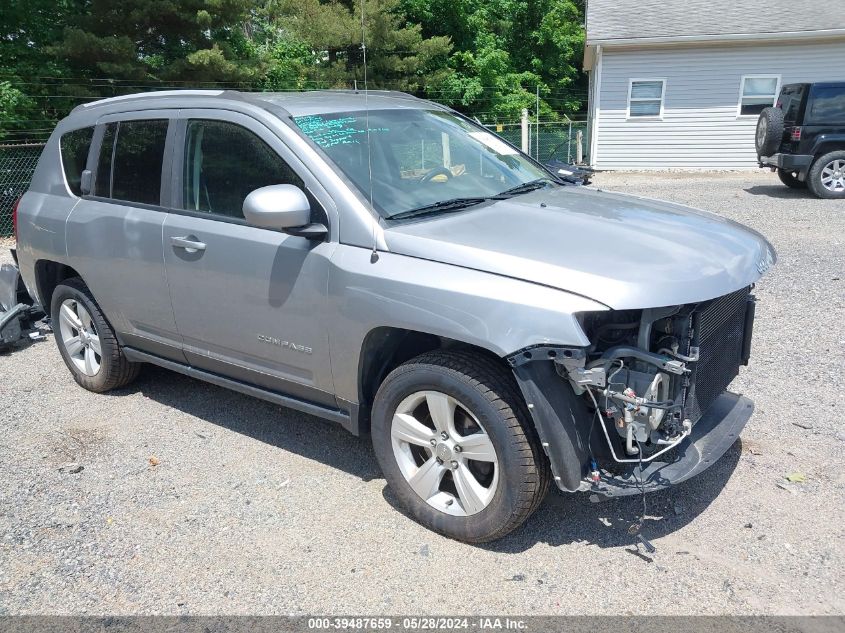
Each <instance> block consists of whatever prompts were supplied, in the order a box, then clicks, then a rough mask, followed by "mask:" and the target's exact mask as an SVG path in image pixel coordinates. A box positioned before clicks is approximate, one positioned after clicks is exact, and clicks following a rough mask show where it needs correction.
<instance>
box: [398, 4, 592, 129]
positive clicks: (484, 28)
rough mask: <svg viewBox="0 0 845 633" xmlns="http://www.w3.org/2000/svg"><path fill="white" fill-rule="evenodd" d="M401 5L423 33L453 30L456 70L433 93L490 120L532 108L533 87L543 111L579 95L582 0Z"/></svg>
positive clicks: (578, 100)
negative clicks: (538, 93)
mask: <svg viewBox="0 0 845 633" xmlns="http://www.w3.org/2000/svg"><path fill="white" fill-rule="evenodd" d="M400 6H401V10H402V11H403V12H404V13H405V14H406V15H407V17H408V19H409V20H411V21H414V22H418V23H420V24H421V25H422V27H423V35H424V36H436V35H440V34H443V33H448V34H449V35H450V36H451V37H452V42H453V45H454V49H455V52H454V54H453V55H452V57H451V59H450V67H451V68H452V69H453V70H454V71H455V72H454V74H453V75H451V76H450V77H449V78H448V81H446V82H445V86H443V88H444V89H443V90H442V91H441V92H440V93H439V94H431V95H430V96H432V97H433V98H439V100H441V101H444V102H447V103H450V104H451V105H454V106H457V107H460V108H463V109H466V110H468V111H474V112H481V113H484V114H485V115H487V118H489V119H493V120H495V119H500V120H507V119H511V120H512V119H515V118H517V117H518V116H519V113H520V110H521V109H522V108H529V109H531V110H532V111H533V110H534V109H535V103H536V96H537V92H536V91H537V88H539V92H540V97H541V103H540V114H541V116H542V118H545V119H550V118H556V117H557V113H559V112H564V113H571V112H574V111H577V110H578V109H579V108H580V106H581V104H582V103H583V101H584V97H585V90H586V85H585V77H584V75H583V73H582V72H581V70H580V66H581V58H582V54H583V46H584V31H583V28H582V23H583V12H584V4H583V0H528V1H525V0H402V3H401V5H400Z"/></svg>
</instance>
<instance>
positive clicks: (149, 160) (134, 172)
mask: <svg viewBox="0 0 845 633" xmlns="http://www.w3.org/2000/svg"><path fill="white" fill-rule="evenodd" d="M166 137H167V120H165V119H156V120H153V121H121V122H120V124H119V126H118V128H117V141H116V145H115V149H114V158H113V165H112V185H111V197H112V198H114V199H116V200H127V201H129V202H140V203H142V204H160V203H161V163H162V160H163V159H164V140H165V138H166ZM101 156H102V154H101Z"/></svg>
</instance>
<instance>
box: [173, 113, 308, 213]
mask: <svg viewBox="0 0 845 633" xmlns="http://www.w3.org/2000/svg"><path fill="white" fill-rule="evenodd" d="M183 182H184V185H185V188H184V208H185V209H188V210H191V211H205V212H208V213H214V214H217V215H223V216H227V217H233V218H243V217H244V216H243V203H244V198H246V197H247V195H248V194H249V193H250V192H251V191H254V190H255V189H258V188H259V187H266V186H267V185H296V186H297V187H300V188H304V183H303V182H302V179H301V178H300V177H299V176H297V175H296V173H295V172H294V171H293V169H291V168H290V166H288V164H287V163H286V162H285V161H283V160H282V159H281V158H280V157H279V155H278V154H276V152H274V151H273V150H272V149H271V148H270V146H269V145H267V143H265V142H264V141H262V140H261V139H260V138H258V136H256V135H255V134H253V133H252V132H250V131H249V130H247V129H245V128H243V127H241V126H239V125H235V124H234V123H227V122H225V121H205V120H194V121H189V122H188V129H187V134H186V138H185V166H184V174H183Z"/></svg>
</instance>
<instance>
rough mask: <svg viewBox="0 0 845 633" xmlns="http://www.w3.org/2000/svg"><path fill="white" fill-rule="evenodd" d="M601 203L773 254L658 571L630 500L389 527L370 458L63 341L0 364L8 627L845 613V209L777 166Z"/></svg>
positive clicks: (659, 510)
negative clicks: (220, 618)
mask: <svg viewBox="0 0 845 633" xmlns="http://www.w3.org/2000/svg"><path fill="white" fill-rule="evenodd" d="M596 185H597V186H600V187H604V188H607V189H613V190H619V191H627V192H631V193H634V194H638V195H644V196H651V197H657V198H664V199H669V200H673V201H677V202H681V203H686V204H691V205H693V206H697V207H702V208H706V209H710V210H713V211H716V212H718V213H720V214H723V215H725V216H728V217H730V218H733V219H736V220H739V221H740V222H744V223H746V224H749V225H751V226H752V227H754V228H756V229H758V230H760V231H761V232H763V233H764V234H765V235H767V236H768V238H769V239H770V240H771V241H772V243H773V244H774V246H775V247H776V249H777V250H778V253H779V256H780V260H779V262H778V264H777V266H776V267H775V268H774V269H773V270H772V271H771V272H770V273H769V275H768V276H767V277H766V278H765V279H764V280H763V282H762V283H760V284H759V286H758V291H757V295H758V298H759V299H760V303H759V307H758V321H757V326H756V330H755V340H754V350H753V358H752V363H751V366H750V367H748V368H746V369H744V370H743V372H742V375H741V376H740V377H739V378H738V379H737V381H736V383H735V385H734V388H735V390H737V391H742V392H744V393H746V394H748V395H749V396H751V397H752V398H753V399H754V400H755V401H756V404H757V410H756V413H755V415H754V417H753V419H752V421H751V422H750V424H749V425H748V427H747V429H746V431H745V432H744V434H743V436H742V440H741V442H738V443H737V444H736V445H735V446H734V447H733V448H732V449H731V450H730V451H729V453H728V454H727V455H726V456H725V457H724V458H723V459H722V460H721V461H720V462H719V463H718V464H716V465H715V466H714V467H712V468H711V469H710V470H709V471H707V472H705V473H704V474H702V475H700V476H698V477H696V478H694V479H693V480H690V481H688V482H685V483H684V484H682V485H679V486H678V487H676V488H675V489H673V490H671V491H668V492H664V493H658V494H654V495H651V496H650V497H649V499H648V507H649V512H648V516H649V519H648V521H647V522H646V527H645V534H646V535H647V536H648V537H649V538H650V539H651V540H652V542H653V543H654V545H655V546H656V547H657V552H656V553H655V554H653V555H649V556H646V555H644V554H643V552H642V551H638V550H637V548H636V546H635V545H634V544H633V543H632V541H631V538H630V537H629V536H628V534H627V531H626V530H627V527H628V525H629V524H630V522H631V521H632V520H633V519H634V518H635V517H636V515H637V513H638V511H639V509H640V500H639V499H637V498H629V499H626V500H618V501H613V502H606V503H601V504H591V503H590V502H589V501H588V499H587V497H586V496H575V495H566V496H565V495H562V494H559V493H552V494H550V495H549V497H548V499H547V500H546V502H545V504H544V505H543V506H542V507H541V508H540V510H539V511H538V512H537V513H536V514H535V515H534V516H533V517H532V518H531V519H530V520H529V521H528V523H527V524H526V525H525V526H524V528H523V529H521V530H520V531H518V532H517V533H515V534H513V535H511V536H509V537H507V538H505V539H504V540H502V541H499V542H497V543H494V544H492V545H488V546H484V547H473V546H468V545H464V544H461V543H457V542H454V541H450V540H447V539H445V538H442V537H440V536H438V535H436V534H433V533H431V532H428V531H426V530H425V529H423V528H421V527H419V526H418V525H417V524H416V523H414V522H413V521H411V520H410V519H409V518H407V517H406V516H404V515H403V514H401V513H400V512H398V511H396V509H395V508H394V500H393V497H392V495H391V494H390V492H389V491H388V490H386V489H385V483H384V480H383V479H382V478H381V476H380V474H379V471H378V468H377V466H376V463H375V459H374V457H373V454H372V451H371V449H370V446H369V442H368V440H366V439H355V438H352V437H351V436H349V435H347V434H346V433H345V432H344V431H342V430H341V429H340V428H338V427H334V426H332V425H331V424H328V423H325V422H322V421H320V420H317V419H314V418H310V417H308V416H305V415H302V414H298V413H294V412H291V411H287V410H283V409H280V408H278V407H275V406H273V405H270V404H267V403H264V402H261V401H258V400H253V399H250V398H248V397H245V396H241V395H238V394H235V393H232V392H229V391H226V390H223V389H219V388H216V387H213V386H210V385H206V384H203V383H201V382H197V381H194V380H190V379H188V378H184V377H182V376H179V375H176V374H172V373H169V372H166V371H163V370H158V369H155V368H148V369H146V370H145V371H144V372H143V373H142V375H141V377H140V379H139V380H138V381H137V383H135V384H134V385H133V386H132V387H131V388H128V389H125V390H122V391H118V392H115V393H113V394H110V395H94V394H91V393H88V392H86V391H84V390H82V389H81V388H79V387H77V386H76V384H75V383H74V382H73V380H72V379H71V377H70V374H69V373H68V371H67V370H66V369H65V367H64V365H63V364H62V362H61V360H60V358H59V355H58V352H57V351H56V349H55V346H54V344H53V341H52V336H51V337H49V340H48V341H46V342H41V343H34V344H31V345H28V346H26V347H23V348H21V349H19V350H17V351H15V352H14V353H12V354H8V355H4V356H0V403H2V407H0V425H2V429H3V433H2V436H0V478H2V481H3V483H2V487H0V490H2V504H0V614H3V613H28V614H35V613H64V614H70V613H72V614H80V613H97V614H115V613H117V614H137V613H143V614H153V613H155V614H183V613H190V614H224V613H225V614H235V613H238V614H258V613H261V614H264V613H274V614H287V613H293V614H302V613H359V614H381V613H385V614H414V615H418V614H426V613H441V614H456V613H461V614H480V613H501V614H529V613H530V614H558V613H565V614H575V613H579V614H580V613H605V614H639V613H642V614H657V613H664V614H688V613H719V614H723V613H731V614H743V615H746V614H752V613H776V614H842V613H843V612H845V598H843V589H845V582H843V579H844V578H845V572H843V570H845V551H843V542H845V541H843V525H845V506H843V500H845V494H843V493H845V471H843V470H842V468H841V466H842V464H843V453H845V430H843V426H842V409H843V405H845V399H844V398H843V395H842V393H843V390H845V380H844V379H843V369H844V368H845V362H844V361H843V345H845V332H843V326H842V315H843V314H845V256H843V241H845V203H837V202H828V201H821V200H816V199H814V198H812V197H810V196H809V195H807V194H804V193H801V192H794V191H791V190H788V189H786V188H784V187H782V186H781V185H780V183H779V182H778V181H777V179H776V177H775V176H774V175H773V174H770V173H768V172H751V173H702V174H678V173H667V174H657V173H626V174H601V175H599V176H598V177H597V178H596ZM0 257H2V259H0V261H7V260H8V254H7V253H4V254H3V255H2V256H0ZM68 462H78V463H79V464H81V465H82V466H83V467H84V470H82V471H81V472H78V473H69V472H61V471H60V467H61V466H62V465H63V464H66V463H68ZM794 472H797V473H802V474H803V475H804V476H805V478H806V479H805V481H804V482H799V483H791V484H790V483H788V482H787V481H786V479H785V475H786V474H788V473H794Z"/></svg>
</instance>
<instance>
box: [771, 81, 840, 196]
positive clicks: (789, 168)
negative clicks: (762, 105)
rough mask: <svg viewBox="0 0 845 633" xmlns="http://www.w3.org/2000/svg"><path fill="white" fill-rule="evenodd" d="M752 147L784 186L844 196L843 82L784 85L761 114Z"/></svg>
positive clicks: (823, 194) (824, 194) (820, 193)
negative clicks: (773, 103)
mask: <svg viewBox="0 0 845 633" xmlns="http://www.w3.org/2000/svg"><path fill="white" fill-rule="evenodd" d="M755 145H756V147H757V160H758V162H759V163H760V167H771V168H772V169H773V170H777V172H778V176H780V179H781V181H782V182H783V184H785V185H786V186H787V187H793V188H796V189H797V188H802V189H803V188H805V187H808V186H809V188H810V190H811V191H812V192H813V193H814V194H816V195H817V196H818V197H820V198H834V199H845V82H835V83H834V82H827V83H802V84H788V85H786V86H784V87H783V88H782V89H781V91H780V96H779V97H778V100H777V103H776V104H775V106H774V107H771V108H766V109H765V110H763V111H762V112H761V113H760V119H759V120H758V121H757V133H756V136H755Z"/></svg>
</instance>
